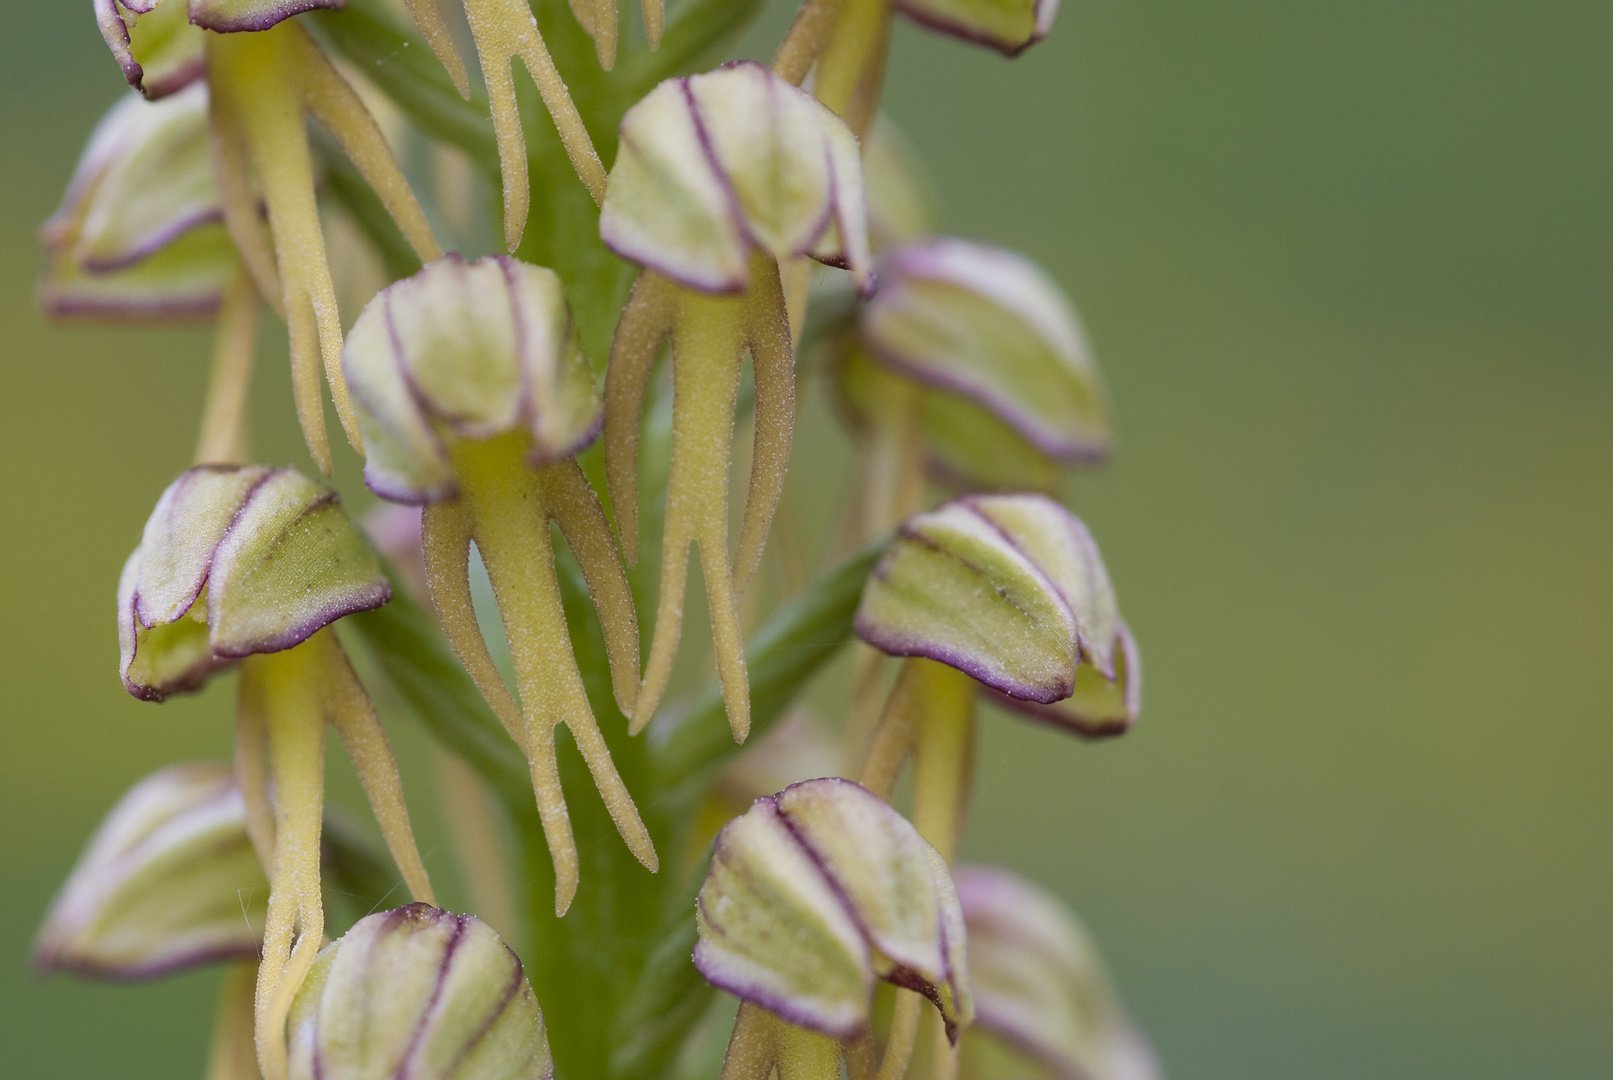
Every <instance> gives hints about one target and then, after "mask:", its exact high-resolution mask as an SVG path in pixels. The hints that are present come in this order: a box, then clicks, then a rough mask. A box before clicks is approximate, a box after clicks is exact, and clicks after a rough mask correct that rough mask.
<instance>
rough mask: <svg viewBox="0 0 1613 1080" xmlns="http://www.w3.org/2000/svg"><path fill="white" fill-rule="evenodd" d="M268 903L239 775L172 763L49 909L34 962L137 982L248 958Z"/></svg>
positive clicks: (105, 828) (121, 811)
mask: <svg viewBox="0 0 1613 1080" xmlns="http://www.w3.org/2000/svg"><path fill="white" fill-rule="evenodd" d="M268 898H269V882H268V879H267V878H265V877H264V874H263V869H262V867H261V866H259V865H258V857H257V855H256V853H255V852H254V851H253V849H252V844H251V842H250V841H249V840H248V839H247V832H246V811H245V806H244V804H243V803H242V801H241V792H240V790H239V789H238V788H237V787H236V784H235V776H234V774H233V773H232V771H231V770H230V768H229V767H228V766H225V765H215V764H212V763H198V764H191V765H171V766H169V767H168V768H165V769H163V770H161V771H159V772H156V773H153V774H152V775H151V776H148V777H146V778H145V779H144V780H142V781H140V783H138V784H136V785H135V786H134V787H133V788H131V789H130V790H129V792H128V794H126V795H124V796H123V798H122V799H119V800H118V803H117V805H116V806H114V807H113V808H112V811H111V812H110V813H109V814H107V816H106V820H105V821H103V822H102V823H101V827H100V829H99V830H98V831H97V832H96V834H95V836H94V838H93V839H91V840H90V843H89V846H88V847H87V848H86V849H85V851H84V854H83V855H82V856H80V857H79V860H78V865H76V866H75V867H73V872H72V874H71V876H69V877H68V879H67V883H66V884H65V885H63V886H62V891H61V893H60V894H59V895H58V896H57V897H56V900H55V902H54V903H53V904H52V905H51V909H50V914H49V916H48V917H47V918H46V920H45V925H44V927H43V929H41V930H40V932H39V938H38V940H37V941H36V942H35V944H34V963H35V965H36V966H37V967H39V968H41V969H44V970H58V969H66V970H70V971H77V972H81V973H84V974H90V975H100V976H107V977H111V978H119V979H139V978H150V977H153V976H157V975H163V974H166V973H168V972H171V971H177V970H180V969H183V968H187V967H192V966H194V965H196V964H202V963H207V962H209V961H213V960H223V959H247V958H251V957H254V956H256V955H257V951H258V946H259V944H260V943H261V941H262V937H263V917H264V907H265V904H266V903H267V901H268Z"/></svg>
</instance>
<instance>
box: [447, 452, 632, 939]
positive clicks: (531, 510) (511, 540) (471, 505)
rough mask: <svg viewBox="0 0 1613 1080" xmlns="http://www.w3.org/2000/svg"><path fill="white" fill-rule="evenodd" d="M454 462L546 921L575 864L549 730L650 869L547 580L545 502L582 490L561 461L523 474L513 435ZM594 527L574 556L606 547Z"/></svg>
mask: <svg viewBox="0 0 1613 1080" xmlns="http://www.w3.org/2000/svg"><path fill="white" fill-rule="evenodd" d="M454 463H455V466H456V472H457V475H458V477H459V480H460V484H461V487H462V490H463V492H464V494H463V496H462V498H463V500H464V501H465V504H466V505H467V507H468V509H469V514H470V517H471V535H472V537H473V538H474V539H475V542H476V546H477V549H478V550H479V551H480V552H481V556H482V561H483V563H484V564H485V565H486V566H487V573H488V577H489V579H491V581H492V583H493V590H494V593H495V595H496V596H497V599H498V605H499V613H500V615H501V617H502V619H503V621H504V630H505V636H506V638H507V639H508V641H509V644H510V655H511V659H512V660H513V661H514V665H515V677H516V685H517V687H518V688H519V690H520V693H521V702H522V711H523V715H524V719H525V726H526V739H525V747H526V750H527V756H528V760H529V761H530V762H531V765H532V783H533V787H534V789H535V791H536V793H537V800H538V814H539V818H540V819H541V821H542V824H543V829H544V835H545V837H546V838H547V840H548V842H549V851H550V857H551V858H552V859H553V860H554V864H555V912H556V914H564V913H565V911H566V909H567V908H568V907H569V906H570V903H571V899H572V897H573V896H574V895H575V893H576V888H577V877H578V858H577V849H576V841H575V839H574V838H573V836H572V832H571V825H570V819H569V815H568V814H567V811H566V804H565V796H564V793H563V792H562V791H561V788H560V775H559V767H558V764H557V762H556V760H555V744H554V733H555V728H556V727H558V726H559V725H561V724H564V725H566V726H567V727H568V728H569V729H570V730H571V733H572V737H573V738H574V739H575V740H576V743H577V748H578V750H579V751H580V752H581V753H582V756H583V760H584V761H585V762H586V763H587V765H588V770H589V773H590V774H591V775H592V776H593V778H594V783H595V785H596V786H597V787H598V789H599V793H600V796H601V797H602V798H603V799H604V801H605V807H606V809H607V810H608V811H609V812H610V815H611V819H612V820H613V821H614V822H615V823H616V828H617V831H618V832H619V833H620V834H621V836H622V839H623V840H624V841H625V842H626V843H627V846H628V848H629V850H631V851H632V852H633V854H634V856H635V857H637V858H638V860H639V861H640V862H641V863H643V864H644V865H645V866H646V867H647V868H649V869H650V870H651V871H652V872H653V871H654V870H656V869H657V867H658V866H659V861H658V859H657V857H656V853H655V848H654V845H653V843H652V842H651V840H650V836H649V831H648V830H647V829H646V828H645V827H644V823H643V820H642V819H641V818H640V817H639V813H638V808H637V807H636V806H635V805H634V803H633V799H632V796H631V795H630V794H629V793H628V791H627V787H626V785H625V784H623V783H622V779H621V776H620V774H618V773H617V771H616V767H615V765H614V764H613V763H612V761H611V757H610V749H609V747H608V746H607V745H606V744H605V740H604V737H603V735H601V734H600V731H599V725H598V723H597V722H596V720H595V719H594V715H593V710H592V709H591V708H590V707H589V704H588V697H587V694H586V692H585V690H584V688H583V682H582V675H581V673H580V672H579V671H578V670H577V663H576V659H575V657H574V655H573V653H572V647H571V636H570V631H569V630H568V629H567V627H566V621H565V611H564V609H563V608H562V606H561V600H560V587H559V582H558V580H557V579H556V577H555V570H554V553H553V550H552V548H551V546H550V541H549V522H550V520H551V518H553V517H557V516H559V515H557V514H556V513H555V511H554V509H553V508H552V507H551V505H550V502H549V497H550V496H551V495H552V494H561V495H564V496H566V497H568V498H574V497H575V496H576V494H577V493H576V490H575V485H576V484H577V483H579V482H580V483H586V481H584V480H583V479H582V477H581V476H580V475H578V476H576V477H570V478H566V477H555V475H554V474H555V472H556V471H557V470H565V469H568V468H575V465H573V464H571V463H569V462H566V463H562V464H560V465H553V466H548V467H547V468H546V469H543V470H538V471H534V470H532V469H530V468H528V467H527V464H526V460H525V446H524V441H523V439H522V438H521V437H520V434H519V433H517V434H515V435H507V436H502V437H500V438H497V439H491V440H487V441H486V442H465V443H461V444H459V445H457V446H456V447H455V449H454ZM566 513H567V515H568V516H570V517H571V522H572V528H573V530H574V531H577V530H579V528H584V529H586V528H587V527H586V526H585V523H584V521H583V520H582V519H581V518H578V517H577V516H575V515H574V513H573V512H572V511H567V512H566ZM603 525H604V521H603V515H602V514H601V515H600V517H599V519H598V520H595V521H594V522H593V526H594V527H596V528H599V529H600V531H599V533H597V534H595V535H592V536H591V538H590V541H589V543H588V544H586V545H583V546H584V547H587V548H589V549H590V550H591V549H593V548H596V547H597V546H598V545H599V544H600V543H603V542H605V541H606V540H607V539H608V534H605V533H604V532H603V529H602V527H603ZM574 550H575V549H574ZM589 561H590V562H591V563H593V565H594V568H595V572H596V574H598V573H599V561H598V560H597V559H593V558H592V557H591V556H590V559H589ZM617 572H618V573H619V572H620V568H619V566H618V568H617ZM623 585H624V587H625V582H624V583H623ZM610 606H611V605H610V604H609V603H608V602H605V603H603V604H602V605H601V610H602V617H605V618H609V617H610V616H604V615H603V611H604V609H606V608H608V607H610ZM618 615H619V613H618ZM617 621H619V619H618V620H617Z"/></svg>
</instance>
